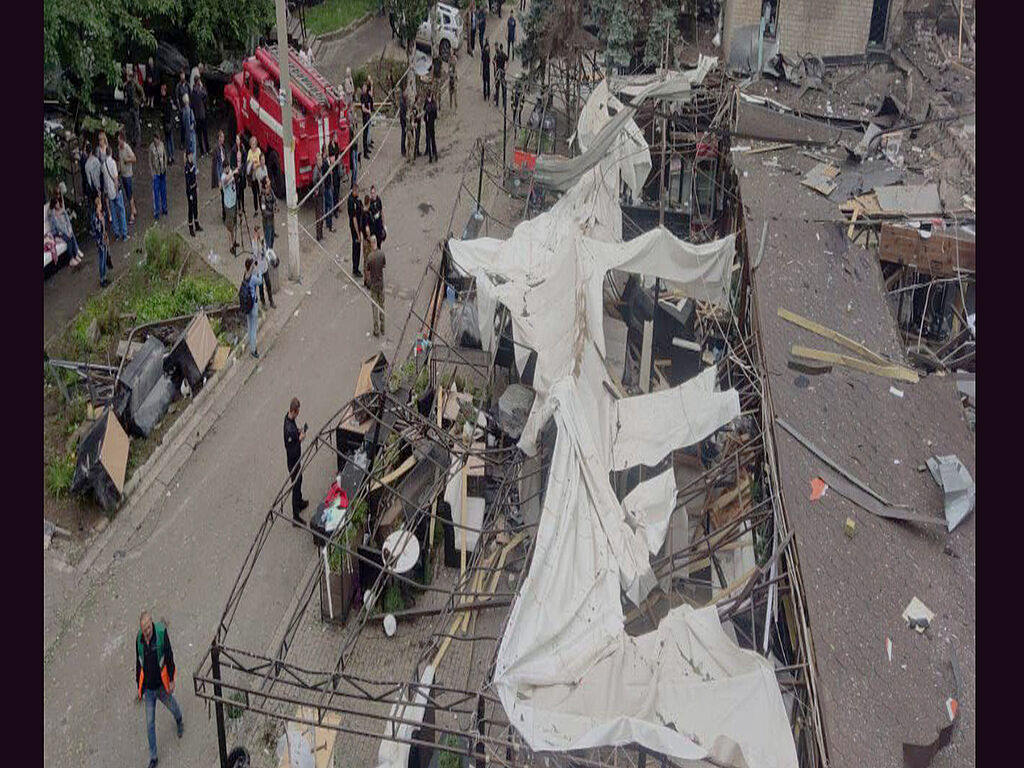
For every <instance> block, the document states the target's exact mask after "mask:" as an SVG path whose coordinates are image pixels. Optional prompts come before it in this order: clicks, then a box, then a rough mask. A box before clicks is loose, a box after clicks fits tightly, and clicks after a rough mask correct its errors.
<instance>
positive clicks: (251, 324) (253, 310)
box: [239, 257, 262, 360]
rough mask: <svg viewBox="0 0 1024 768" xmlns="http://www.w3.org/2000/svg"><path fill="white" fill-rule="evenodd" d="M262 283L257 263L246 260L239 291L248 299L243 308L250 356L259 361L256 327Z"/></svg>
mask: <svg viewBox="0 0 1024 768" xmlns="http://www.w3.org/2000/svg"><path fill="white" fill-rule="evenodd" d="M261 282H262V280H261V279H260V272H259V269H258V268H257V266H256V262H255V261H254V260H253V259H252V258H251V257H249V258H246V260H245V276H244V277H243V278H242V286H241V290H240V291H239V292H240V293H241V295H242V297H243V298H245V299H246V305H247V306H246V305H243V306H242V310H243V311H244V312H245V325H246V328H247V329H248V331H249V354H250V355H252V356H253V358H255V359H257V360H258V359H259V357H260V353H259V352H258V351H257V350H256V327H257V326H258V325H259V320H260V314H259V312H260V307H259V295H258V294H257V288H258V287H259V284H260V283H261Z"/></svg>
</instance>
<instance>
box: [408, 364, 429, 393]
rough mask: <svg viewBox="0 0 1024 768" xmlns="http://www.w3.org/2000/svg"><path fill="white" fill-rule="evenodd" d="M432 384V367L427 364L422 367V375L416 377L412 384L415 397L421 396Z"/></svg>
mask: <svg viewBox="0 0 1024 768" xmlns="http://www.w3.org/2000/svg"><path fill="white" fill-rule="evenodd" d="M429 384H430V368H429V367H427V366H426V365H424V366H423V368H422V369H420V375H419V376H417V377H416V381H415V383H414V384H413V386H412V395H413V397H417V398H418V397H420V396H421V395H422V394H423V393H424V392H426V391H427V387H428V386H429Z"/></svg>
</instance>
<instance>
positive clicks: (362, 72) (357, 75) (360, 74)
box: [352, 66, 377, 93]
mask: <svg viewBox="0 0 1024 768" xmlns="http://www.w3.org/2000/svg"><path fill="white" fill-rule="evenodd" d="M367 74H368V73H367V71H366V67H365V66H362V67H359V69H357V70H356V71H355V72H353V73H352V85H354V86H355V88H356V91H358V90H359V89H360V88H362V87H363V83H365V82H366V75H367ZM373 91H374V93H376V92H377V89H376V88H374V89H373Z"/></svg>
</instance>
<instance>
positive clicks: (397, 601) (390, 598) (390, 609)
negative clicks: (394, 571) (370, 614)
mask: <svg viewBox="0 0 1024 768" xmlns="http://www.w3.org/2000/svg"><path fill="white" fill-rule="evenodd" d="M404 608H405V601H404V600H403V599H402V589H401V587H399V586H398V585H397V584H395V583H394V582H391V583H390V584H388V588H387V589H386V590H385V591H384V613H397V612H398V611H401V610H403V609H404Z"/></svg>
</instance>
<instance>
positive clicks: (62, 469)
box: [46, 453, 75, 499]
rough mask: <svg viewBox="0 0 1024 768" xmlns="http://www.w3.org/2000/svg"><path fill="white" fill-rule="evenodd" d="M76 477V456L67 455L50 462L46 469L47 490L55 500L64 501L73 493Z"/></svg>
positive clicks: (72, 454)
mask: <svg viewBox="0 0 1024 768" xmlns="http://www.w3.org/2000/svg"><path fill="white" fill-rule="evenodd" d="M74 477H75V454H74V453H66V454H63V455H61V456H58V457H57V458H55V459H53V461H51V462H50V465H49V466H48V467H47V468H46V490H47V491H48V492H49V494H50V495H51V496H52V497H53V498H55V499H63V498H64V497H65V496H67V495H68V494H69V493H70V492H71V481H72V480H74Z"/></svg>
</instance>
